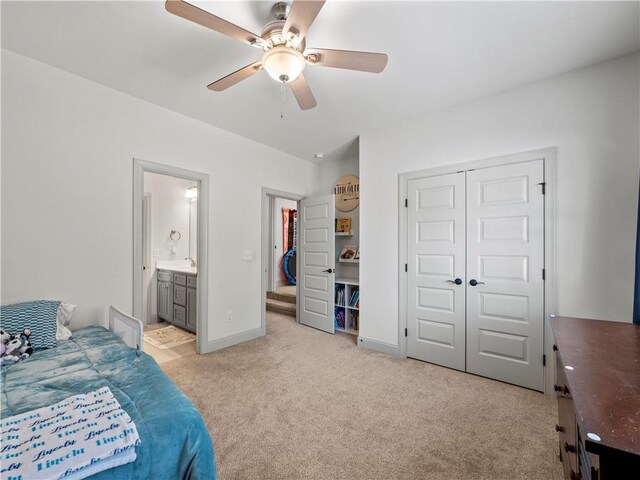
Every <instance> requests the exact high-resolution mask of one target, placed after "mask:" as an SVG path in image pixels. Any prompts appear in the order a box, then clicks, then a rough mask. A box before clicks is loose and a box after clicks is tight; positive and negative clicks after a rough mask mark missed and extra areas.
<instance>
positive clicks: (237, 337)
mask: <svg viewBox="0 0 640 480" xmlns="http://www.w3.org/2000/svg"><path fill="white" fill-rule="evenodd" d="M262 336H263V334H262V330H261V329H260V328H254V329H253V330H249V331H248V332H242V333H236V334H234V335H229V336H228V337H223V338H219V339H217V340H211V341H209V342H208V343H207V351H206V352H201V353H211V352H215V351H216V350H222V349H223V348H228V347H232V346H234V345H237V344H239V343H244V342H248V341H249V340H255V339H256V338H259V337H262Z"/></svg>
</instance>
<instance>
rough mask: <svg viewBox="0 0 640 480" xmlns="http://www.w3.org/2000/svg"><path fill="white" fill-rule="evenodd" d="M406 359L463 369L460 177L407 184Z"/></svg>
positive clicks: (462, 195)
mask: <svg viewBox="0 0 640 480" xmlns="http://www.w3.org/2000/svg"><path fill="white" fill-rule="evenodd" d="M407 206H408V210H409V212H408V214H409V217H408V220H409V222H408V224H409V234H408V242H409V245H408V265H407V272H408V302H407V303H408V308H407V355H408V356H410V357H413V358H417V359H420V360H425V361H427V362H432V363H437V364H439V365H444V366H446V367H450V368H455V369H458V370H464V369H465V281H464V280H465V174H464V172H459V173H452V174H448V175H440V176H436V177H428V178H421V179H417V180H410V181H409V194H408V204H407Z"/></svg>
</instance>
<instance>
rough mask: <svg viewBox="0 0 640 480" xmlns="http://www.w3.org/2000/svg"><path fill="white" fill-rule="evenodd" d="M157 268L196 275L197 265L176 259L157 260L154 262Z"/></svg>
mask: <svg viewBox="0 0 640 480" xmlns="http://www.w3.org/2000/svg"><path fill="white" fill-rule="evenodd" d="M156 268H157V269H158V270H168V271H170V272H178V273H187V274H189V275H197V274H198V267H191V266H189V264H188V263H187V262H182V261H178V260H175V261H173V260H159V261H158V262H156Z"/></svg>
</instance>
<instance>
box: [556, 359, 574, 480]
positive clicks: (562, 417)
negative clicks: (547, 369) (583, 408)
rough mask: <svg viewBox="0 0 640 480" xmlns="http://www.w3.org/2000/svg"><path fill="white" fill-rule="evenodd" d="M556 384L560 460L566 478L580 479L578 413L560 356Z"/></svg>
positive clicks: (557, 363) (569, 479) (571, 479)
mask: <svg viewBox="0 0 640 480" xmlns="http://www.w3.org/2000/svg"><path fill="white" fill-rule="evenodd" d="M556 366H557V370H556V383H555V384H554V390H555V392H556V396H557V398H558V427H557V430H558V434H559V440H560V458H561V459H562V466H563V469H564V475H565V478H566V479H568V480H574V479H577V478H578V476H577V475H578V431H577V423H576V412H575V405H574V404H573V399H572V398H571V391H570V389H569V385H568V383H569V382H568V381H567V376H566V374H565V369H564V364H563V363H562V359H561V358H560V355H556Z"/></svg>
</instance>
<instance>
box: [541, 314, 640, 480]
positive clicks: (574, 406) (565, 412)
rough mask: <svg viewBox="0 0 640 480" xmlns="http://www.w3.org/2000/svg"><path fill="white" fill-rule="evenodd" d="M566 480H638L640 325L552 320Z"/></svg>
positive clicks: (558, 427) (562, 457) (639, 442)
mask: <svg viewBox="0 0 640 480" xmlns="http://www.w3.org/2000/svg"><path fill="white" fill-rule="evenodd" d="M551 328H552V329H553V333H554V336H555V344H554V350H555V351H556V365H557V368H556V382H555V385H554V389H555V391H556V395H557V397H558V417H559V418H558V425H556V430H557V431H558V434H559V437H560V458H561V459H562V464H563V468H564V473H565V478H567V479H571V480H577V479H591V480H612V479H639V478H640V326H638V325H634V324H629V323H618V322H606V321H601V320H587V319H583V318H569V317H552V319H551Z"/></svg>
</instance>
